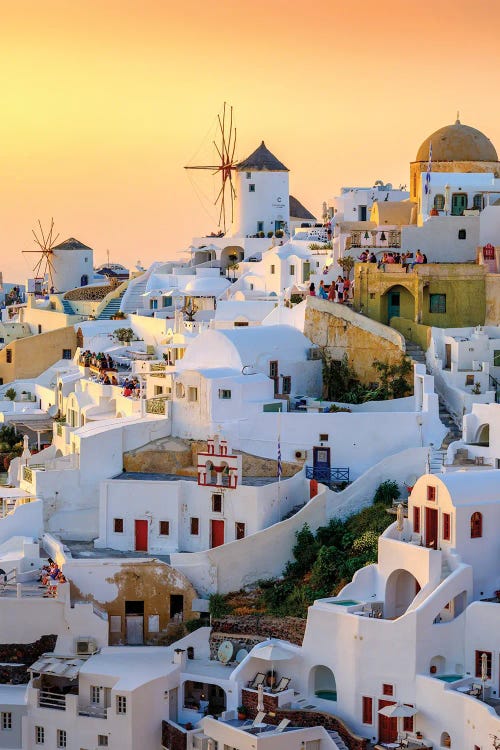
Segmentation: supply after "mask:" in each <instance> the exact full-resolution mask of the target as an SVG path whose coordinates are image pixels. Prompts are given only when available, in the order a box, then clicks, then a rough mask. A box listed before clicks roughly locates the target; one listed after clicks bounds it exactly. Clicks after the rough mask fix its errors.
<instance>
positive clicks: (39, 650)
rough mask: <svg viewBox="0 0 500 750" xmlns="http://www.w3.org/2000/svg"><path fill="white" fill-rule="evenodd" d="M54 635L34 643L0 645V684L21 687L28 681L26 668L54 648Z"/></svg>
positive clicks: (44, 636)
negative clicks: (0, 664)
mask: <svg viewBox="0 0 500 750" xmlns="http://www.w3.org/2000/svg"><path fill="white" fill-rule="evenodd" d="M56 640H57V636H56V635H42V637H41V638H39V639H38V640H37V641H35V642H34V643H2V644H0V663H2V666H1V667H0V683H1V684H4V685H5V684H12V685H22V684H25V683H27V682H28V681H29V678H30V676H29V672H28V668H29V667H30V666H31V665H32V664H34V663H35V662H36V661H37V659H39V658H40V656H41V655H42V654H45V653H48V652H51V651H53V650H54V648H55V646H56Z"/></svg>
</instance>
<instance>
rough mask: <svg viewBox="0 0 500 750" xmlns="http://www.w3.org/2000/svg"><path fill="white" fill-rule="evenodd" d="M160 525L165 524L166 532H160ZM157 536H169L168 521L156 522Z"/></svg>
mask: <svg viewBox="0 0 500 750" xmlns="http://www.w3.org/2000/svg"><path fill="white" fill-rule="evenodd" d="M162 524H166V529H167V530H166V531H162V528H164V527H163V526H162ZM158 536H170V521H166V520H162V521H158Z"/></svg>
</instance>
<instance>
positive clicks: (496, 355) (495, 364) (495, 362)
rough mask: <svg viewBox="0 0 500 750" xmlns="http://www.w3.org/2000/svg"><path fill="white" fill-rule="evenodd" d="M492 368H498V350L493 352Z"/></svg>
mask: <svg viewBox="0 0 500 750" xmlns="http://www.w3.org/2000/svg"><path fill="white" fill-rule="evenodd" d="M493 367H500V349H495V351H494V352H493Z"/></svg>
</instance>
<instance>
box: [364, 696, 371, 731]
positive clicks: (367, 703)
mask: <svg viewBox="0 0 500 750" xmlns="http://www.w3.org/2000/svg"><path fill="white" fill-rule="evenodd" d="M372 717H373V700H372V698H369V697H368V696H366V695H364V696H363V724H371V723H372V721H373V718H372Z"/></svg>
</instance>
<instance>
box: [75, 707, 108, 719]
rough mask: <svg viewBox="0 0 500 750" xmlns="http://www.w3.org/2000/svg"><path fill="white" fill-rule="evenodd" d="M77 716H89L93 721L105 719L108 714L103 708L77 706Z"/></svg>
mask: <svg viewBox="0 0 500 750" xmlns="http://www.w3.org/2000/svg"><path fill="white" fill-rule="evenodd" d="M78 714H79V715H80V716H90V717H92V718H94V719H107V718H108V713H107V710H106V708H104V706H99V705H97V704H89V705H88V706H79V707H78Z"/></svg>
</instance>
